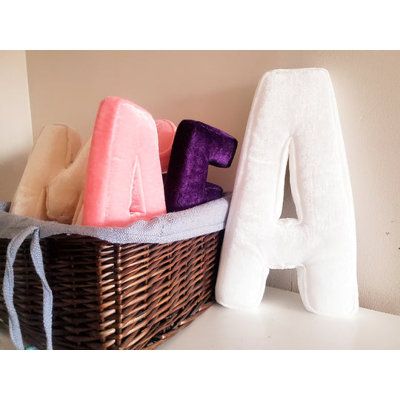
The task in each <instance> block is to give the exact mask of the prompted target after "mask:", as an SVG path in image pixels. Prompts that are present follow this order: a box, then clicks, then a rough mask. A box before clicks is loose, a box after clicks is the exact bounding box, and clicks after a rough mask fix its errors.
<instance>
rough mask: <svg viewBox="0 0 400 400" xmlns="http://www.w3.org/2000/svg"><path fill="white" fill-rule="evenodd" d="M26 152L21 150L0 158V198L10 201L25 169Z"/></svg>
mask: <svg viewBox="0 0 400 400" xmlns="http://www.w3.org/2000/svg"><path fill="white" fill-rule="evenodd" d="M27 160H28V154H27V153H26V152H21V153H17V154H13V155H12V156H10V157H9V158H5V159H4V158H3V159H2V160H0V176H1V183H0V200H5V201H11V200H12V198H13V197H14V193H15V191H16V189H17V186H18V183H19V181H20V179H21V177H22V174H23V172H24V169H25V165H26V162H27Z"/></svg>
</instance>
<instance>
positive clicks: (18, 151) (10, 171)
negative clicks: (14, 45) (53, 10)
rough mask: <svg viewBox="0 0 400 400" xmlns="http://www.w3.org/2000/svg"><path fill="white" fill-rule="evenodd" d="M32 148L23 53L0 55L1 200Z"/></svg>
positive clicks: (7, 197) (11, 190)
mask: <svg viewBox="0 0 400 400" xmlns="http://www.w3.org/2000/svg"><path fill="white" fill-rule="evenodd" d="M31 147H32V125H31V112H30V107H29V92H28V78H27V72H26V62H25V52H24V51H0V182H1V184H0V199H2V200H11V198H12V196H13V194H14V192H15V189H16V187H17V184H18V182H19V179H20V177H21V175H22V172H23V170H24V167H25V163H26V158H27V155H28V153H29V151H30V149H31Z"/></svg>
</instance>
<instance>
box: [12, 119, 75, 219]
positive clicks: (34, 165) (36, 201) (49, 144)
mask: <svg viewBox="0 0 400 400" xmlns="http://www.w3.org/2000/svg"><path fill="white" fill-rule="evenodd" d="M80 146H81V142H80V137H79V135H78V134H77V133H76V132H75V131H73V130H72V129H71V128H69V127H67V126H65V125H47V126H45V127H44V128H43V130H42V132H41V133H40V135H39V137H38V139H37V141H36V143H35V146H34V148H33V150H32V153H31V154H30V156H29V158H28V162H27V164H26V167H25V171H24V173H23V175H22V178H21V181H20V183H19V185H18V188H17V190H16V192H15V196H14V199H13V201H12V205H11V210H10V212H11V213H13V214H17V215H21V216H25V217H31V218H37V219H44V220H47V219H49V218H48V216H47V211H46V187H47V185H48V184H49V183H50V182H51V181H52V180H53V178H54V177H55V176H57V175H58V174H59V173H60V171H63V170H64V169H65V168H67V167H68V166H69V165H70V164H71V163H72V161H73V160H74V159H75V157H76V155H77V153H78V151H79V149H80Z"/></svg>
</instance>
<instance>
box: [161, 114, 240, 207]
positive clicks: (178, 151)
mask: <svg viewBox="0 0 400 400" xmlns="http://www.w3.org/2000/svg"><path fill="white" fill-rule="evenodd" d="M237 144H238V142H237V140H236V139H235V138H234V137H232V136H230V135H228V134H227V133H226V132H223V131H221V130H219V129H217V128H214V127H212V126H209V125H206V124H204V123H202V122H199V121H193V120H183V121H182V122H181V123H180V124H179V126H178V128H177V130H176V135H175V139H174V144H173V146H172V152H171V159H170V163H169V167H168V174H167V179H166V185H165V200H166V205H167V211H168V212H174V211H181V210H185V209H187V208H190V207H194V206H197V205H199V204H202V203H206V202H208V201H211V200H216V199H219V198H221V197H222V195H223V190H222V188H221V187H220V186H218V185H215V184H213V183H210V182H207V174H208V165H209V164H210V165H213V166H215V167H220V168H228V167H230V165H231V164H232V160H233V157H234V156H235V152H236V148H237Z"/></svg>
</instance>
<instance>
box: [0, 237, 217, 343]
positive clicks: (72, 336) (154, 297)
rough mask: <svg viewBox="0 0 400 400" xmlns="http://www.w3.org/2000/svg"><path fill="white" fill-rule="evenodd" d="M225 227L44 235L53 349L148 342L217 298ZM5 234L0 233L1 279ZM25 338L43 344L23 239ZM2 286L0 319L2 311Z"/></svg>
mask: <svg viewBox="0 0 400 400" xmlns="http://www.w3.org/2000/svg"><path fill="white" fill-rule="evenodd" d="M222 234H223V233H222V231H220V232H216V233H212V234H208V235H204V236H199V237H195V238H193V239H187V240H182V241H178V242H173V243H168V244H113V243H109V242H106V241H103V240H100V239H95V238H92V237H88V236H81V235H66V234H62V235H57V236H51V237H47V238H44V239H41V241H40V245H41V248H42V252H43V260H44V265H45V271H46V276H47V280H48V282H49V285H50V287H51V289H52V291H53V296H54V304H53V347H54V348H55V349H151V348H155V347H157V346H159V345H160V344H162V343H163V342H164V341H165V340H167V339H168V338H169V337H171V336H172V335H174V334H175V333H177V332H178V331H179V330H180V329H182V328H183V327H185V326H187V325H188V324H189V323H190V322H191V321H193V320H194V319H195V318H196V317H197V316H198V315H199V314H200V313H202V312H203V311H205V310H206V309H207V308H208V307H209V306H210V305H211V304H212V303H213V299H214V286H215V279H216V272H217V265H218V258H219V250H220V244H221V239H222ZM8 242H9V240H7V239H0V283H1V284H2V280H3V275H4V265H5V257H6V249H7V244H8ZM14 271H15V288H14V303H15V308H16V310H17V312H18V316H19V321H20V324H21V329H22V334H23V338H24V341H25V343H29V344H32V345H34V346H36V347H38V348H40V349H42V348H46V339H45V334H44V332H43V319H42V307H43V304H42V288H41V284H40V281H39V279H38V277H37V275H36V274H35V272H34V268H32V261H31V258H30V254H29V243H28V241H25V242H24V243H23V245H22V246H21V248H20V249H19V251H18V253H17V258H16V260H15V263H14ZM1 296H2V295H1V293H0V318H1V319H2V320H3V321H7V319H8V317H7V311H6V309H5V306H4V301H3V298H2V297H1Z"/></svg>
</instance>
